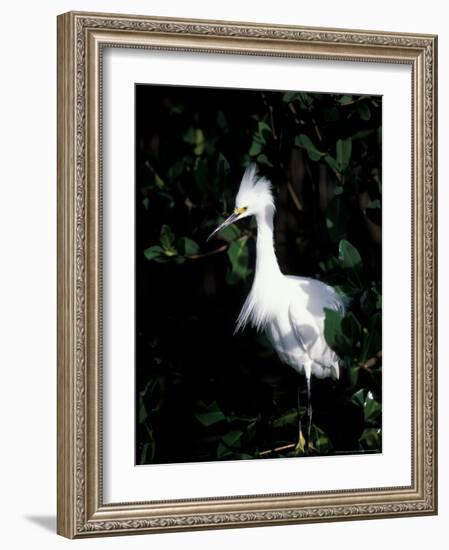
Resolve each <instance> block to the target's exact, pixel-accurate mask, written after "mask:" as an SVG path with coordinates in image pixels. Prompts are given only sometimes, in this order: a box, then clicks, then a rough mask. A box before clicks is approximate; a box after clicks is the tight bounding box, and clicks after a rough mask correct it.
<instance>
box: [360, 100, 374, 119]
mask: <svg viewBox="0 0 449 550" xmlns="http://www.w3.org/2000/svg"><path fill="white" fill-rule="evenodd" d="M357 112H358V113H359V117H360V118H361V119H362V120H369V119H370V118H371V110H370V108H369V107H368V105H367V104H366V103H358V104H357Z"/></svg>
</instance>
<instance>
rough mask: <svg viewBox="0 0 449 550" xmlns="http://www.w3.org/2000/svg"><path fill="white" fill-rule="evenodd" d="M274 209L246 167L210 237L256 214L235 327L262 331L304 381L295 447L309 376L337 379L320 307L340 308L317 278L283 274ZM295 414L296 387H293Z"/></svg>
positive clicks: (263, 185) (267, 188) (262, 183)
mask: <svg viewBox="0 0 449 550" xmlns="http://www.w3.org/2000/svg"><path fill="white" fill-rule="evenodd" d="M274 214H275V205H274V198H273V194H272V189H271V183H270V182H269V181H268V180H267V179H266V178H264V177H260V176H258V174H257V172H256V165H255V164H250V165H249V166H248V168H247V169H246V171H245V173H244V175H243V179H242V182H241V184H240V188H239V191H238V193H237V196H236V200H235V210H234V212H233V213H232V214H231V215H230V216H229V218H227V219H226V220H225V221H224V222H223V223H222V224H221V225H220V226H219V227H217V228H216V229H215V230H214V231H213V232H212V233H211V235H210V236H209V239H210V238H211V237H212V236H213V235H215V234H216V233H218V232H219V231H220V230H221V229H223V228H224V227H226V226H228V225H230V224H232V223H234V222H236V221H239V220H242V219H243V218H247V217H248V216H255V218H256V222H257V244H256V266H255V274H254V281H253V285H252V288H251V291H250V293H249V295H248V297H247V298H246V300H245V303H244V304H243V307H242V310H241V312H240V314H239V316H238V319H237V325H236V329H235V332H238V331H239V330H241V329H243V328H244V327H245V326H246V325H248V324H250V325H252V326H253V327H254V328H256V329H257V330H258V331H264V332H265V334H266V336H267V337H268V340H269V341H270V342H271V344H272V346H273V348H274V350H275V351H276V353H277V355H278V356H279V359H280V360H281V361H282V362H283V363H286V364H287V365H289V366H290V367H292V368H293V369H294V370H295V371H296V372H298V373H299V374H303V375H305V379H306V384H307V396H308V404H307V417H308V429H307V436H306V438H304V436H303V435H302V431H301V421H300V420H299V427H298V428H299V440H298V446H297V448H299V449H301V451H304V444H305V445H306V447H307V448H308V442H309V438H310V428H311V420H312V405H311V377H312V376H315V377H316V378H328V377H330V378H332V379H338V378H339V374H340V368H339V367H340V359H339V357H338V356H337V354H336V353H335V351H334V350H332V349H331V348H330V347H329V345H328V344H327V342H326V339H325V336H324V320H325V311H324V309H325V308H328V309H332V310H335V311H338V312H340V313H342V314H343V313H344V309H345V308H344V304H343V301H342V299H341V297H340V296H339V295H338V294H337V292H336V291H335V290H334V289H333V288H332V287H330V286H328V285H326V284H325V283H323V282H322V281H319V280H317V279H312V278H309V277H296V276H290V275H284V274H283V273H282V272H281V270H280V268H279V264H278V261H277V258H276V253H275V248H274V242H273V219H274ZM298 417H299V388H298Z"/></svg>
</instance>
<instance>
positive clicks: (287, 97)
mask: <svg viewBox="0 0 449 550" xmlns="http://www.w3.org/2000/svg"><path fill="white" fill-rule="evenodd" d="M297 95H298V93H297V92H285V94H284V95H283V96H282V101H284V102H285V103H291V102H292V101H294V100H295V99H296V97H297Z"/></svg>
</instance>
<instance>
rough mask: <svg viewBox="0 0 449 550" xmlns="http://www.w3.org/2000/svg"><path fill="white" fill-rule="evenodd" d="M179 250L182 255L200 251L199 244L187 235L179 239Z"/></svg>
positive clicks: (191, 254)
mask: <svg viewBox="0 0 449 550" xmlns="http://www.w3.org/2000/svg"><path fill="white" fill-rule="evenodd" d="M178 242H179V245H178V248H179V251H180V253H181V254H182V255H183V256H194V255H195V254H198V252H199V251H200V245H199V244H198V243H197V242H195V241H194V240H193V239H190V238H189V237H181V239H179V241H178Z"/></svg>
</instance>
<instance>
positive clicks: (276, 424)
mask: <svg viewBox="0 0 449 550" xmlns="http://www.w3.org/2000/svg"><path fill="white" fill-rule="evenodd" d="M291 424H298V409H290V410H289V411H287V412H286V413H284V414H283V415H282V416H280V417H279V418H276V420H273V428H283V427H284V426H290V425H291Z"/></svg>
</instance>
